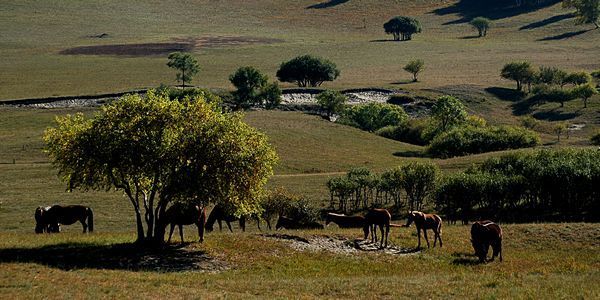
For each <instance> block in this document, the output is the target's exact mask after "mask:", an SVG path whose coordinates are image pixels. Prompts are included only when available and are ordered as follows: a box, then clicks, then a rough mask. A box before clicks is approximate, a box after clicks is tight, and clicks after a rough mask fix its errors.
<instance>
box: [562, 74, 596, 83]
mask: <svg viewBox="0 0 600 300" xmlns="http://www.w3.org/2000/svg"><path fill="white" fill-rule="evenodd" d="M591 81H592V76H590V74H588V73H587V72H573V73H571V74H569V75H567V77H566V78H565V83H568V84H572V85H581V84H587V83H589V82H591Z"/></svg>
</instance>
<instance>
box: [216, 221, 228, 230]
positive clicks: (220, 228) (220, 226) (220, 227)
mask: <svg viewBox="0 0 600 300" xmlns="http://www.w3.org/2000/svg"><path fill="white" fill-rule="evenodd" d="M217 222H219V231H223V226H222V225H221V220H217ZM228 225H229V224H228Z"/></svg>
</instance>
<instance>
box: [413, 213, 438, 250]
mask: <svg viewBox="0 0 600 300" xmlns="http://www.w3.org/2000/svg"><path fill="white" fill-rule="evenodd" d="M413 222H414V223H415V227H417V236H418V239H419V245H418V246H417V248H418V249H420V248H421V230H423V236H424V237H425V241H426V242H427V248H429V239H428V238H427V229H431V230H433V233H434V234H435V237H434V239H433V247H435V244H436V242H437V240H438V239H439V240H440V247H442V218H440V216H438V215H435V214H425V213H422V212H420V211H409V212H408V218H407V220H406V225H404V227H410V224H412V223H413Z"/></svg>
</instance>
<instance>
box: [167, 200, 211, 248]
mask: <svg viewBox="0 0 600 300" xmlns="http://www.w3.org/2000/svg"><path fill="white" fill-rule="evenodd" d="M160 221H161V223H162V224H163V226H164V228H166V227H167V225H169V224H170V225H171V229H170V231H169V240H168V243H170V242H171V236H173V230H175V225H177V226H178V227H179V236H180V237H181V242H182V243H183V225H192V224H195V225H196V227H197V228H198V239H199V241H200V242H201V243H202V242H204V224H205V223H206V209H205V208H204V207H201V206H199V205H184V204H182V203H179V202H176V203H175V204H173V205H171V207H169V208H168V209H167V210H166V211H165V212H164V215H162V216H161V218H160Z"/></svg>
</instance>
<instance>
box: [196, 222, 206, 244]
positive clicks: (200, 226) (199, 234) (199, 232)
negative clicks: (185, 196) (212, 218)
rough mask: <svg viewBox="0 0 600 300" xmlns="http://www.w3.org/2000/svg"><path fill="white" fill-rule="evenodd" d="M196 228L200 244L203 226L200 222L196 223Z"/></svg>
mask: <svg viewBox="0 0 600 300" xmlns="http://www.w3.org/2000/svg"><path fill="white" fill-rule="evenodd" d="M196 227H198V239H199V240H200V243H202V242H204V225H203V224H202V223H200V222H198V223H196Z"/></svg>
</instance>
